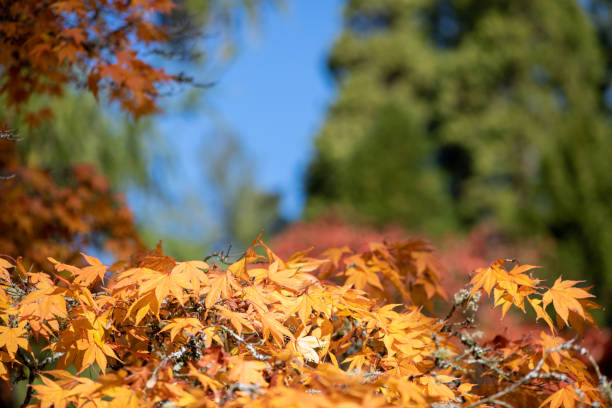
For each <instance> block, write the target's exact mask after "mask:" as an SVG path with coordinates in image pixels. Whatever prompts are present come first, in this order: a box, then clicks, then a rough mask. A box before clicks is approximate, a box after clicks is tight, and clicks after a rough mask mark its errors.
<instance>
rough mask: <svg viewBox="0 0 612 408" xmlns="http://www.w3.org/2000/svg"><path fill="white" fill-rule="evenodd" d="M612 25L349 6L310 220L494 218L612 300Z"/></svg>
mask: <svg viewBox="0 0 612 408" xmlns="http://www.w3.org/2000/svg"><path fill="white" fill-rule="evenodd" d="M610 15H611V13H610V9H609V5H608V2H603V1H600V2H595V1H588V2H578V1H574V0H562V1H558V2H550V1H546V0H512V1H509V0H495V1H486V2H482V1H475V0H456V1H449V0H418V1H417V0H381V1H376V2H371V1H365V0H352V1H349V2H348V3H347V5H346V10H345V28H344V31H343V33H342V34H341V36H340V38H339V39H338V40H337V43H336V45H335V47H334V49H333V51H332V53H331V55H330V57H329V68H330V70H331V72H332V74H333V76H334V78H335V79H336V81H337V83H338V87H339V89H338V97H337V100H336V102H335V103H334V104H333V106H332V107H331V108H330V110H329V113H328V118H327V121H326V123H325V124H324V126H323V128H322V130H321V132H320V134H319V135H318V137H317V139H316V156H315V159H314V161H313V162H312V164H311V167H310V169H309V174H308V183H307V191H308V195H309V198H308V204H307V215H314V214H316V213H318V212H320V211H321V210H322V209H323V208H326V207H329V206H330V205H332V206H338V207H340V208H343V209H347V210H352V211H357V212H359V213H361V214H365V215H366V216H367V217H368V218H369V219H372V220H375V221H377V222H386V221H388V220H390V219H395V220H399V221H401V222H402V223H403V224H404V225H405V226H407V227H411V228H418V229H421V228H422V229H425V230H427V231H429V232H432V233H435V232H438V231H439V230H440V228H439V227H440V222H439V221H443V223H445V225H447V228H448V229H450V228H453V226H454V225H455V224H459V225H461V226H462V227H463V228H465V229H467V228H469V227H471V226H473V225H475V224H476V223H478V222H481V221H483V220H485V219H493V220H495V221H496V223H497V224H498V225H499V227H500V228H501V229H502V231H504V232H505V233H507V234H508V236H510V237H512V236H514V237H518V236H525V235H531V236H549V237H553V238H555V239H556V241H557V243H558V249H559V251H558V252H559V253H558V254H557V257H558V258H559V261H558V265H557V268H561V270H563V272H565V273H566V275H568V274H569V276H573V277H584V278H587V279H592V280H593V281H595V282H596V284H597V286H598V288H599V289H600V290H601V291H603V292H605V294H606V295H608V296H607V297H606V298H607V299H610V298H611V297H610V296H609V295H612V257H610V256H609V254H608V251H609V248H612V173H611V172H610V171H609V163H612V137H611V136H612V126H611V124H610V110H609V107H608V105H607V104H606V98H605V95H606V94H607V95H610V88H609V85H608V83H609V75H610V74H609V72H608V71H609V70H608V69H607V67H609V66H610V65H611V64H610V61H608V60H607V58H608V59H609V55H610V52H609V49H608V48H607V47H609V45H610V41H609V38H608V37H609V30H608V29H607V28H609V26H610ZM388 106H393V107H394V108H393V109H394V111H395V112H396V113H395V114H394V115H391V116H390V115H388V114H385V113H383V112H385V111H386V110H387V109H388ZM398 115H400V116H403V118H398V117H397V116H398ZM402 120H403V121H405V122H406V124H405V125H397V123H400V121H402ZM394 123H395V124H396V125H394ZM402 161H406V162H407V163H405V165H400V163H402ZM371 180H377V181H378V183H372V182H371ZM440 196H443V197H440ZM434 203H435V204H434ZM557 270H558V269H557ZM610 306H612V303H611V304H610Z"/></svg>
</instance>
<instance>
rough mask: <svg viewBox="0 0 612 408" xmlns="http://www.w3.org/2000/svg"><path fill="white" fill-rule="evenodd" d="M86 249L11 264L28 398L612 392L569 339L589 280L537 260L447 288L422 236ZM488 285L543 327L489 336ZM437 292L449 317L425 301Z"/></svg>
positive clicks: (586, 320) (587, 398) (6, 348)
mask: <svg viewBox="0 0 612 408" xmlns="http://www.w3.org/2000/svg"><path fill="white" fill-rule="evenodd" d="M83 257H84V260H85V261H86V263H87V264H88V266H85V267H82V268H79V267H75V266H73V265H69V264H64V263H62V262H60V261H58V260H56V259H50V260H49V262H50V263H51V264H53V267H54V269H55V272H54V273H53V274H51V275H49V274H46V273H39V272H37V271H27V272H23V271H19V267H18V265H15V264H14V263H12V262H11V261H10V260H7V259H1V260H0V361H1V363H0V364H1V365H0V377H1V378H2V379H3V380H4V381H6V382H10V383H12V384H15V383H17V382H18V381H22V380H26V382H27V383H28V392H27V395H26V397H25V401H24V402H23V405H24V406H32V407H51V406H54V407H68V406H75V407H81V406H83V407H90V406H91V407H122V408H125V407H161V406H163V407H193V408H195V407H216V406H226V407H242V406H251V407H298V406H313V407H332V406H333V407H336V406H341V407H398V406H402V407H469V408H473V407H477V406H483V407H503V408H507V407H534V406H543V407H549V406H550V407H553V408H557V407H560V406H563V407H568V408H569V407H577V406H590V407H597V406H599V407H601V406H605V405H607V404H609V403H610V398H611V397H612V395H611V389H610V383H609V381H608V380H607V379H606V378H605V377H604V376H603V375H602V374H601V373H600V371H599V367H598V366H597V363H596V362H595V360H594V359H593V358H592V357H591V356H590V354H589V352H588V351H587V350H586V349H585V348H583V347H581V346H580V345H579V342H578V339H577V338H576V337H574V338H570V339H569V340H568V338H567V337H566V336H562V335H561V330H562V329H563V328H565V331H564V333H565V332H566V331H568V330H570V331H571V330H576V331H577V332H581V331H582V329H583V327H584V326H585V325H593V324H594V323H595V322H594V320H593V318H592V316H591V314H590V313H589V311H590V310H592V309H594V308H597V307H598V306H597V304H596V303H595V302H593V300H592V295H591V294H590V293H589V292H588V288H585V287H584V286H583V285H582V283H581V282H576V281H567V280H563V279H562V278H559V279H557V280H556V281H555V282H554V284H553V285H552V286H550V285H545V284H544V283H543V282H542V281H540V280H539V279H537V278H536V277H535V276H534V275H533V274H532V273H533V272H534V271H535V269H534V268H535V267H534V266H531V265H520V264H518V263H516V262H514V261H505V260H499V261H496V262H494V263H493V264H491V265H490V266H488V267H484V268H480V269H478V270H476V271H475V273H474V275H473V276H472V278H471V280H470V281H469V282H466V287H465V288H464V289H462V290H460V291H458V292H457V293H455V294H454V295H453V296H449V294H446V293H445V292H444V290H443V289H442V287H441V286H440V280H441V279H442V277H441V276H440V275H439V269H438V267H437V262H436V259H435V257H434V256H433V252H432V251H431V248H430V247H429V246H428V245H427V244H426V243H424V242H423V241H404V242H395V243H372V244H371V245H370V249H368V250H365V251H362V252H353V251H352V250H350V249H349V248H340V249H334V248H331V249H329V250H328V251H326V252H325V253H324V255H323V256H320V257H318V258H313V257H309V256H308V251H304V252H298V253H296V254H294V255H293V256H291V257H290V258H289V259H282V258H280V257H279V256H277V255H276V254H275V253H274V252H273V251H272V250H271V249H270V248H268V247H267V246H266V245H265V244H264V243H263V242H261V241H260V240H259V239H258V240H256V241H255V242H254V243H253V245H252V246H251V247H250V248H249V249H248V250H247V251H246V252H245V253H244V254H243V255H242V256H241V257H240V258H238V259H237V260H235V261H233V262H232V261H229V259H228V255H227V254H225V253H219V254H216V255H215V256H211V257H208V258H207V259H203V260H196V261H188V262H178V261H176V260H174V259H173V258H170V257H168V256H165V255H164V254H163V252H162V250H161V247H158V248H157V250H155V251H153V252H150V253H145V254H141V255H139V256H136V257H133V258H132V263H131V264H125V265H124V266H123V267H122V268H119V269H118V270H116V271H115V273H114V274H113V275H112V276H111V277H110V279H107V266H106V265H104V264H102V263H101V262H100V261H99V260H98V259H96V258H94V257H91V256H87V255H83ZM327 278H329V279H333V280H334V281H336V282H339V283H331V282H330V281H328V280H326V279H327ZM483 295H488V296H491V298H492V299H491V300H492V302H493V303H494V305H495V307H500V308H501V309H502V310H503V311H504V312H505V311H507V310H508V309H509V308H513V307H514V308H517V309H519V310H527V308H531V309H532V310H533V311H535V316H536V318H537V319H539V320H542V321H543V322H544V323H545V325H544V326H542V328H541V330H538V331H537V332H534V333H532V334H531V335H530V336H523V337H521V338H509V337H505V336H503V335H498V336H497V337H495V338H494V339H493V340H492V341H483V340H482V339H480V336H479V332H478V324H479V322H478V321H477V320H476V319H475V317H474V316H475V314H474V313H475V311H476V310H477V309H478V307H479V304H480V303H481V302H480V301H479V300H480V298H481V297H482V296H483ZM436 298H437V299H438V301H437V303H440V305H439V306H441V308H442V309H443V314H442V315H441V316H443V317H435V316H436V315H432V314H431V313H429V312H427V311H426V310H425V309H424V308H423V305H426V306H428V307H432V308H433V307H434V305H433V304H432V303H431V301H432V300H433V299H436ZM447 299H448V300H447ZM35 342H37V343H38V344H44V345H46V346H45V347H44V349H43V350H42V351H36V350H34V349H33V348H32V347H31V344H33V343H35ZM86 370H87V372H88V375H87V376H85V375H84V374H85V371H86ZM91 372H94V373H96V375H97V376H94V377H95V378H92V376H91Z"/></svg>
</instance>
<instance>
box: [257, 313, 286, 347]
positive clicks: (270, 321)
mask: <svg viewBox="0 0 612 408" xmlns="http://www.w3.org/2000/svg"><path fill="white" fill-rule="evenodd" d="M259 316H260V318H261V325H262V331H263V338H264V339H267V338H268V336H269V335H270V334H272V337H274V339H275V340H276V341H277V342H278V343H279V344H283V343H284V337H283V336H287V337H289V338H290V339H292V340H293V333H291V331H289V329H287V328H286V327H285V326H283V324H282V323H280V322H279V319H283V316H282V315H281V314H280V313H275V312H266V313H260V314H259Z"/></svg>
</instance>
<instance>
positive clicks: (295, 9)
mask: <svg viewBox="0 0 612 408" xmlns="http://www.w3.org/2000/svg"><path fill="white" fill-rule="evenodd" d="M342 4H343V2H342V1H341V0H316V1H312V0H311V1H309V0H287V1H286V2H285V5H286V6H285V7H284V8H283V9H281V10H279V9H278V8H277V9H272V8H267V9H266V10H265V11H264V13H263V16H262V18H261V20H260V22H259V23H258V25H257V28H255V29H253V28H248V29H246V28H245V29H241V30H239V31H240V33H239V35H238V38H237V40H236V48H237V54H236V55H235V56H234V57H233V58H232V59H231V61H230V62H228V63H226V64H225V65H223V66H222V67H219V66H217V67H215V69H210V67H209V68H207V69H208V70H207V69H203V71H202V72H199V73H198V72H196V73H194V76H195V77H196V78H197V77H198V76H200V77H202V76H203V77H205V80H207V81H210V80H212V81H214V82H215V83H216V84H215V86H213V87H212V88H210V89H208V90H206V91H205V92H204V93H203V96H202V98H203V99H202V101H201V102H202V104H201V105H202V106H201V107H199V108H198V109H195V110H192V111H190V112H188V113H182V114H176V113H175V114H173V113H172V112H171V111H170V112H168V113H167V114H165V115H164V116H162V117H161V118H160V119H159V129H160V132H161V133H162V134H163V135H164V136H165V138H166V140H167V141H169V142H170V143H171V145H172V146H173V148H174V149H176V158H178V160H179V163H178V164H179V166H178V168H177V169H176V171H175V174H174V175H173V176H172V177H173V178H174V180H177V181H179V182H178V183H176V186H175V190H176V191H175V194H177V195H179V196H180V195H182V194H184V193H185V192H188V191H191V192H193V191H198V190H201V189H202V186H204V185H205V181H203V175H202V170H201V169H202V165H201V161H202V160H205V159H206V158H205V157H203V156H202V146H203V143H210V138H211V129H212V125H211V123H212V122H213V120H221V121H222V122H223V123H226V124H228V125H229V127H230V128H231V130H232V131H233V133H234V134H235V136H236V137H237V138H238V139H239V140H240V142H241V144H242V146H243V148H244V151H245V154H246V155H247V157H248V158H249V159H250V160H251V161H252V162H253V165H254V173H255V174H254V179H255V180H256V184H257V186H258V187H259V188H261V189H263V190H265V191H270V192H276V193H280V194H281V197H282V204H281V210H282V213H283V215H285V216H286V217H289V218H292V219H295V218H297V217H299V215H300V213H301V210H302V207H303V202H304V197H303V191H302V186H303V176H304V171H305V168H306V165H307V164H308V162H309V160H310V158H311V155H312V145H313V139H314V137H315V135H316V133H317V130H318V129H319V127H320V126H321V124H322V122H323V120H324V118H325V111H326V108H327V107H328V105H329V104H330V103H331V102H332V101H333V97H334V85H333V83H332V81H331V79H330V78H329V76H328V74H327V72H326V68H325V61H326V57H327V55H328V53H329V51H330V49H331V47H332V45H333V43H334V41H335V39H336V37H337V35H338V34H339V33H340V29H341V12H342ZM211 72H212V74H211ZM211 76H212V77H211ZM213 118H214V119H213ZM203 193H204V194H206V192H205V191H204V192H203ZM202 213H204V211H202ZM192 216H193V217H194V219H196V218H198V215H192ZM199 216H201V217H203V218H205V217H206V215H205V214H199ZM208 216H210V215H208ZM199 222H200V221H197V222H196V221H194V224H198V223H199ZM202 222H204V221H202Z"/></svg>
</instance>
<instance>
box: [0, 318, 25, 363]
mask: <svg viewBox="0 0 612 408" xmlns="http://www.w3.org/2000/svg"><path fill="white" fill-rule="evenodd" d="M25 325H26V322H21V323H20V324H19V326H17V327H6V326H0V347H6V351H7V352H8V354H9V357H10V358H15V353H17V349H18V348H19V347H21V348H22V349H24V350H29V348H30V346H29V342H28V339H27V338H26V337H25V334H26V333H25V330H24V328H25Z"/></svg>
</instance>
